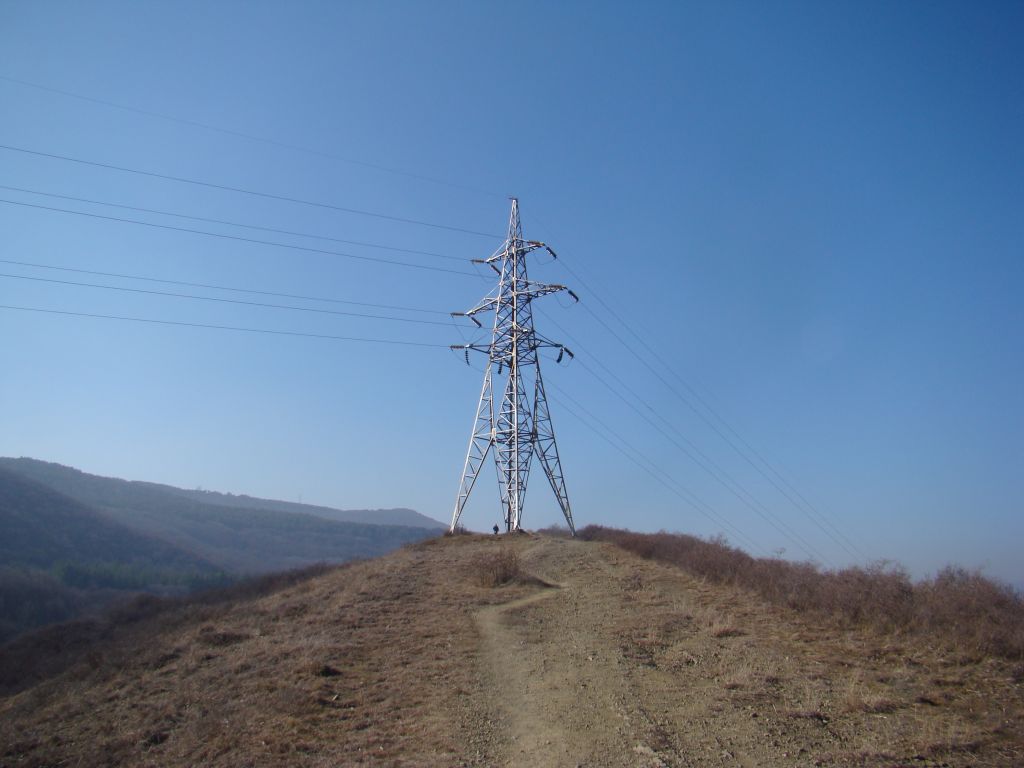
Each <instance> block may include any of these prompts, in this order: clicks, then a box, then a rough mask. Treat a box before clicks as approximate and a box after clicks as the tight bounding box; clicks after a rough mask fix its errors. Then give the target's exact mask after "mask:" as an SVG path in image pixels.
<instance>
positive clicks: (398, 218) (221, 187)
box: [0, 144, 500, 238]
mask: <svg viewBox="0 0 1024 768" xmlns="http://www.w3.org/2000/svg"><path fill="white" fill-rule="evenodd" d="M0 149H6V150H8V151H10V152H21V153H23V154H26V155H35V156H36V157H46V158H49V159H51V160H63V161H65V162H69V163H79V164H80V165H90V166H93V167H95V168H105V169H107V170H110V171H119V172H121V173H134V174H136V175H138V176H148V177H150V178H154V179H163V180H164V181H174V182H178V183H180V184H194V185H196V186H199V187H207V188H209V189H219V190H221V191H224V192H237V193H239V194H243V195H252V196H253V197H262V198H265V199H267V200H280V201H283V202H287V203H297V204H298V205H308V206H312V207H314V208H326V209H327V210H331V211H340V212H342V213H351V214H355V215H358V216H369V217H371V218H375V219H384V220H385V221H394V222H398V223H401V224H414V225H416V226H420V227H430V228H432V229H443V230H446V231H448V232H461V233H463V234H467V235H477V236H479V237H489V238H498V237H500V235H494V234H492V233H490V232H478V231H476V230H473V229H465V228H463V227H455V226H451V225H448V224H436V223H434V222H430V221H420V220H419V219H407V218H404V217H402V216H392V215H390V214H386V213H377V212H375V211H364V210H361V209H359V208H348V207H345V206H342V205H334V204H332V203H321V202H317V201H315V200H303V199H302V198H298V197H288V196H287V195H277V194H274V193H272V192H260V191H258V190H253V189H245V188H243V187H233V186H230V185H228V184H216V183H214V182H211V181H201V180H199V179H189V178H185V177H184V176H171V175H169V174H166V173H156V172H155V171H143V170H139V169H137V168H127V167H125V166H121V165H112V164H110V163H100V162H97V161H95V160H84V159H82V158H78V157H69V156H67V155H58V154H55V153H52V152H40V151H37V150H34V149H25V148H24V147H14V146H11V145H9V144H0Z"/></svg>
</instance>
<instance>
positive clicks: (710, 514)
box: [551, 385, 761, 552]
mask: <svg viewBox="0 0 1024 768" xmlns="http://www.w3.org/2000/svg"><path fill="white" fill-rule="evenodd" d="M551 386H552V387H553V388H554V389H556V390H557V391H558V392H560V393H561V394H560V397H559V398H558V400H559V401H561V402H559V407H560V408H563V409H564V410H566V411H568V412H569V414H570V415H572V416H574V417H575V418H576V419H577V421H579V422H580V423H581V424H583V426H585V427H587V428H588V429H589V430H590V431H592V432H593V433H594V434H596V435H597V436H598V437H600V438H601V439H602V440H604V441H605V442H606V443H608V444H609V445H611V446H612V447H613V448H614V449H615V450H617V451H618V452H619V453H621V454H622V455H623V456H625V457H626V458H627V459H629V460H630V461H631V462H632V463H633V464H635V465H636V466H637V467H639V468H640V469H641V470H643V471H644V472H646V473H647V474H648V475H650V476H651V477H653V478H654V479H655V480H656V481H658V482H659V483H660V484H661V485H663V486H664V487H665V488H667V489H668V490H669V491H671V492H672V493H673V494H675V495H676V496H678V497H679V498H681V499H682V500H683V501H685V502H686V503H687V504H689V505H690V506H691V507H693V508H694V509H695V510H697V511H698V512H699V513H701V514H702V515H704V516H705V517H706V518H708V519H709V520H711V521H712V522H713V523H715V524H717V525H720V526H722V527H723V528H725V529H726V530H727V531H729V532H730V533H731V534H732V535H733V536H734V537H735V538H736V539H737V540H742V541H743V542H744V544H746V546H747V547H749V549H750V551H751V552H759V551H761V550H760V548H759V547H758V546H757V545H756V544H755V543H754V542H753V541H752V540H751V539H749V538H748V537H747V536H746V534H744V533H743V532H742V531H741V530H740V529H739V528H737V527H736V526H734V525H733V524H732V523H730V522H729V521H728V520H726V519H725V518H724V517H722V516H721V515H720V514H719V513H718V512H716V511H715V510H714V508H712V507H711V506H710V505H708V504H707V503H706V502H704V501H701V499H700V498H699V497H697V496H696V495H695V494H694V493H693V492H692V491H689V490H687V489H686V488H684V487H683V486H681V485H680V484H679V483H678V482H676V481H675V479H674V478H673V477H672V476H671V475H670V474H669V473H668V472H666V471H665V470H663V469H661V468H660V467H659V466H658V465H657V464H655V463H654V462H653V461H652V460H651V459H650V458H649V457H647V456H646V455H644V454H643V453H642V452H641V451H639V450H638V449H637V448H636V447H635V446H633V445H632V444H631V443H630V442H629V441H628V440H626V439H625V438H624V437H622V435H620V434H619V433H618V432H616V431H615V430H613V429H612V428H611V427H609V426H608V425H607V424H605V423H604V422H603V421H602V420H600V419H598V418H597V417H596V416H595V415H594V414H593V413H591V412H590V411H589V410H587V409H586V408H585V407H584V406H582V405H581V404H580V403H579V402H578V401H577V400H575V399H574V398H572V397H571V396H569V395H568V394H566V392H565V390H564V389H562V388H561V387H558V386H555V385H551ZM564 400H569V402H571V403H573V404H574V405H575V406H576V408H578V409H579V410H581V411H582V412H583V413H585V414H587V415H588V416H589V417H590V419H591V420H592V422H591V421H588V420H587V419H585V418H583V417H582V416H580V414H578V413H576V411H574V410H573V409H572V408H570V407H569V406H567V405H566V404H565V402H564ZM595 423H599V424H601V426H602V428H603V429H604V430H605V431H606V432H608V434H610V435H612V437H614V440H613V439H612V438H609V437H608V435H605V434H604V433H602V431H601V430H600V429H598V428H597V427H596V426H594V424H595ZM615 440H618V441H619V442H618V443H616V442H615ZM630 451H632V453H630ZM636 457H640V458H639V459H637V458H636ZM641 460H642V461H641Z"/></svg>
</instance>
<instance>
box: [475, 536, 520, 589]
mask: <svg viewBox="0 0 1024 768" xmlns="http://www.w3.org/2000/svg"><path fill="white" fill-rule="evenodd" d="M473 571H474V573H475V574H476V578H477V581H478V582H479V584H480V586H482V587H499V586H501V585H502V584H508V583H509V582H510V581H513V580H515V579H518V578H519V577H520V576H521V575H522V566H521V565H520V562H519V553H518V552H516V550H514V549H513V548H512V547H509V546H503V547H502V548H501V549H499V550H498V551H497V552H493V553H488V554H486V555H481V556H480V557H478V558H477V559H476V560H475V561H474V563H473Z"/></svg>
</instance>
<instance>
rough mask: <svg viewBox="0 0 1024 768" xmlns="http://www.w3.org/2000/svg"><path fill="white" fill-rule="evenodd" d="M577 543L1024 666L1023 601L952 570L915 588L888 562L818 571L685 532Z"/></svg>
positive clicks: (592, 534) (848, 623)
mask: <svg viewBox="0 0 1024 768" xmlns="http://www.w3.org/2000/svg"><path fill="white" fill-rule="evenodd" d="M580 537H581V538H582V539H584V540H587V541H607V542H611V543H613V544H616V545H617V546H619V547H622V548H623V549H625V550H628V551H630V552H633V553H634V554H637V555H640V556H641V557H644V558H646V559H649V560H657V561H659V562H663V563H669V564H671V565H675V566H677V567H679V568H683V569H684V570H686V571H688V572H690V573H692V574H694V575H696V576H700V577H702V578H706V579H708V580H710V581H712V582H715V583H717V584H728V585H731V586H737V587H741V588H744V589H749V590H752V591H754V592H756V593H757V594H758V595H760V596H761V597H762V598H764V599H765V600H767V601H768V602H769V603H772V604H774V605H778V606H782V607H785V608H789V609H792V610H793V611H795V612H797V613H803V614H810V615H812V616H813V617H814V618H815V619H818V620H821V621H824V622H827V623H829V624H833V625H836V626H839V627H843V628H847V629H866V630H871V631H874V632H878V633H881V634H885V635H890V636H914V637H917V638H918V639H919V640H922V641H927V642H938V643H942V644H945V645H946V647H947V648H951V649H955V650H958V651H961V652H971V653H974V654H977V655H978V656H979V657H982V658H983V657H987V656H998V657H1002V658H1006V659H1010V660H1016V661H1024V596H1021V595H1020V594H1019V593H1017V592H1016V591H1015V590H1014V589H1013V588H1012V587H1010V586H1009V585H1006V584H1002V583H1000V582H997V581H995V580H993V579H989V578H987V577H985V576H983V575H982V574H980V573H978V572H972V571H967V570H964V569H963V568H956V567H953V566H950V567H947V568H944V569H943V570H941V571H939V573H938V574H936V575H935V576H934V577H932V578H929V579H923V580H921V581H918V582H916V583H915V582H912V581H911V579H910V576H909V575H908V574H907V572H906V571H905V570H903V569H902V568H901V567H899V566H898V565H895V564H891V563H884V562H882V563H876V564H873V565H869V566H868V567H866V568H864V567H859V566H853V567H849V568H844V569H841V570H838V571H823V570H821V569H820V568H818V567H817V566H815V565H812V564H811V563H792V562H788V561H786V560H781V559H776V558H755V557H751V556H750V555H748V554H747V553H746V552H743V551H742V550H739V549H736V548H734V547H730V546H729V545H728V544H726V543H725V542H722V541H718V540H711V541H705V540H703V539H699V538H697V537H695V536H687V535H683V534H672V533H634V532H632V531H627V530H621V529H616V528H603V527H600V526H596V525H591V526H587V527H586V528H584V529H583V530H582V531H581V532H580Z"/></svg>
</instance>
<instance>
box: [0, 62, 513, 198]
mask: <svg viewBox="0 0 1024 768" xmlns="http://www.w3.org/2000/svg"><path fill="white" fill-rule="evenodd" d="M0 80H6V81H7V82H9V83H16V84H18V85H23V86H27V87H29V88H36V89H38V90H40V91H47V92H49V93H56V94H59V95H61V96H68V97H71V98H73V99H81V100H82V101H88V102H91V103H93V104H101V105H103V106H105V107H113V108H114V109H121V110H124V111H125V112H134V113H135V114H137V115H145V116H146V117H156V118H159V119H160V120H167V121H169V122H172V123H179V124H181V125H188V126H191V127H193V128H203V129H205V130H208V131H216V132H217V133H223V134H225V135H228V136H236V137H238V138H241V139H248V140H249V141H258V142H261V143H263V144H268V145H270V146H274V147H281V148H283V149H290V150H293V151H296V152H304V153H306V154H309V155H315V156H317V157H326V158H330V159H331V160H337V161H339V162H342V163H350V164H352V165H359V166H362V167H364V168H372V169H374V170H377V171H383V172H385V173H393V174H395V175H398V176H406V177H408V178H411V179H417V180H419V181H428V182H430V183H432V184H440V185H442V186H446V187H452V188H454V189H465V190H468V191H470V192H477V193H479V194H484V195H491V196H494V197H505V195H503V194H501V193H498V192H494V191H492V190H488V189H483V188H480V187H474V186H472V185H469V184H459V183H457V182H453V181H446V180H444V179H438V178H435V177H433V176H426V175H423V174H419V173H414V172H412V171H405V170H402V169H400V168H391V167H389V166H385V165H378V164H377V163H370V162H367V161H365V160H355V159H353V158H351V157H342V156H340V155H335V154H332V153H330V152H324V151H323V150H319V149H311V148H309V147H304V146H301V145H299V144H291V143H289V142H285V141H278V140H276V139H269V138H267V137H265V136H257V135H255V134H252V133H245V132H243V131H236V130H233V129H231V128H223V127H221V126H217V125H211V124H210V123H202V122H199V121H198V120H188V119H186V118H182V117H175V116H174V115H168V114H165V113H162V112H154V111H151V110H147V109H139V108H138V107H130V106H128V105H126V104H118V103H117V102H114V101H107V100H106V99H97V98H95V97H93V96H85V95H83V94H81V93H74V92H72V91H66V90H63V89H60V88H53V87H51V86H47V85H40V84H39V83H32V82H29V81H28V80H21V79H19V78H16V77H9V76H7V75H0Z"/></svg>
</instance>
